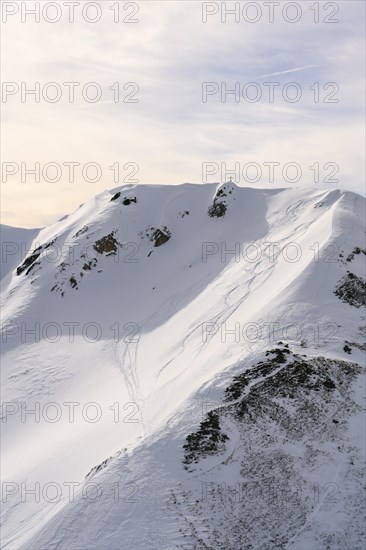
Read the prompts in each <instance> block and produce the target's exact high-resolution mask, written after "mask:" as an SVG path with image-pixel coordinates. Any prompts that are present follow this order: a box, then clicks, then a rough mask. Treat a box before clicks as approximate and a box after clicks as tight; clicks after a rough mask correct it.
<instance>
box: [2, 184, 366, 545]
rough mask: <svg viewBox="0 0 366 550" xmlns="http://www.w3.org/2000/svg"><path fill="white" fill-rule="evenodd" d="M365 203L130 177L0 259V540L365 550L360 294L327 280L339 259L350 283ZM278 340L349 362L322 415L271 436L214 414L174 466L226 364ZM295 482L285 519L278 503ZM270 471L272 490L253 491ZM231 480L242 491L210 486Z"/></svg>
mask: <svg viewBox="0 0 366 550" xmlns="http://www.w3.org/2000/svg"><path fill="white" fill-rule="evenodd" d="M220 205H223V206H220ZM209 209H210V210H209ZM208 211H210V214H211V215H208ZM364 216H365V212H364V199H363V198H362V197H360V196H358V195H356V194H353V193H350V192H343V191H340V190H332V191H320V190H315V189H292V190H291V189H271V190H258V189H249V188H239V187H237V186H235V185H234V184H231V183H228V184H224V185H211V184H210V185H192V184H185V185H181V186H154V185H148V186H143V185H137V186H133V185H131V186H124V187H122V188H118V189H114V190H112V191H105V192H104V193H101V194H99V195H97V196H96V197H95V198H93V199H92V200H90V201H89V202H87V203H86V204H84V205H81V206H80V207H79V209H78V210H77V211H76V212H74V213H73V214H71V215H70V216H66V217H65V218H63V219H62V220H60V221H58V222H57V223H55V224H53V225H52V226H50V227H47V228H45V229H42V230H41V231H39V232H37V234H36V235H32V237H33V243H32V245H31V246H28V250H29V252H28V254H27V256H26V257H23V258H19V256H18V257H16V258H14V255H12V254H11V255H10V256H9V259H8V261H7V263H6V266H7V267H9V269H8V270H7V271H8V272H7V273H6V274H5V276H4V278H3V280H2V309H3V318H2V321H3V356H2V382H3V388H2V400H3V419H2V420H3V422H2V437H3V445H2V450H3V453H2V466H3V481H4V484H3V503H2V521H3V526H2V532H3V535H2V547H3V548H6V549H14V550H15V549H30V548H32V549H46V548H47V550H50V549H56V548H57V549H63V550H66V549H67V550H70V549H76V548H77V549H82V548H96V549H100V550H102V549H103V550H104V549H108V550H112V549H113V550H115V549H117V548H118V549H132V550H140V549H141V550H143V549H170V548H192V549H193V548H220V549H221V548H222V549H224V548H225V550H226V549H230V550H231V549H232V550H234V548H235V550H236V549H238V548H246V549H249V548H253V549H257V548H260V549H275V548H276V549H277V548H289V549H290V548H291V549H295V548H296V549H301V550H304V549H305V548H306V549H317V550H318V549H323V548H324V549H327V548H332V550H333V549H336V548H337V549H338V548H339V549H342V550H343V549H352V550H355V549H358V548H362V547H363V544H364V542H365V540H364V531H363V518H362V512H361V505H362V501H363V496H362V474H361V472H362V461H363V457H364V446H363V443H362V442H363V438H364V417H363V414H364V413H363V410H364V409H365V401H364V395H363V389H364V383H363V378H362V377H361V375H360V372H359V371H358V370H357V369H358V368H360V367H362V366H363V365H364V357H363V353H362V349H361V348H362V343H363V340H364V338H363V334H362V328H361V327H362V326H363V324H364V309H363V306H362V302H363V300H364V298H362V295H361V298H360V297H359V296H357V299H356V302H357V303H356V305H350V304H349V303H347V300H342V299H341V298H340V297H338V296H336V295H335V291H336V289H337V288H338V287H339V285H340V284H341V283H340V281H342V279H343V278H344V277H346V279H347V277H348V274H347V272H350V273H351V278H353V281H354V280H355V279H354V277H356V278H357V277H363V276H364V260H365V255H364V252H363V250H364V248H365V246H364V241H365V231H364V226H363V224H364V221H363V220H364ZM9 235H10V236H9ZM11 235H12V234H11V233H5V236H4V237H3V238H4V240H5V241H7V242H9V241H10V242H18V240H17V241H16V239H15V237H12V236H11ZM22 240H23V241H25V240H26V239H25V237H22ZM27 244H29V243H27ZM7 250H8V251H9V250H10V251H11V248H9V247H8V248H7ZM346 279H343V280H346ZM357 281H358V282H360V279H357ZM351 283H352V284H353V282H352V281H351ZM361 286H362V281H361ZM353 290H354V288H353V287H352V288H351V292H352V291H353ZM361 294H362V292H361ZM357 306H360V307H357ZM290 324H292V326H290ZM32 330H33V332H31V331H32ZM229 331H231V332H229ZM279 341H281V342H283V344H278V342H279ZM346 342H348V344H346ZM285 344H287V345H288V346H289V347H290V350H291V352H292V353H294V354H295V355H296V356H297V357H300V355H301V356H304V355H305V356H306V358H304V360H307V361H312V360H313V358H315V357H320V356H321V357H324V358H326V359H329V360H330V359H332V360H334V361H337V360H343V361H351V362H353V363H355V364H358V365H359V366H360V367H357V365H356V366H354V367H352V369H351V371H352V373H353V376H351V377H349V380H348V379H347V380H348V381H347V384H348V385H349V387H348V386H347V384H346V382H344V384H345V386H344V392H343V393H342V391H343V390H342V384H343V378H342V377H341V376H339V377H338V379H337V380H338V381H339V382H337V386H336V387H335V390H334V391H333V392H332V393H331V394H329V395H330V397H329V399H330V401H329V406H330V407H331V408H332V407H333V409H332V410H333V412H332V414H329V410H328V411H327V412H326V414H325V413H324V411H322V410H320V409H319V412H318V413H317V414H319V415H323V416H322V417H321V418H319V424H318V425H319V426H320V427H321V430H320V432H321V433H320V432H319V430H314V429H313V428H311V429H307V428H306V426H305V425H304V428H303V429H304V433H303V435H301V436H300V437H299V436H297V438H294V437H293V436H291V435H289V434H288V433H286V434H285V435H284V434H283V433H282V432H281V434H280V432H278V433H277V431H276V430H277V428H274V427H273V426H272V428H273V431H272V428H271V426H269V425H268V424H266V423H265V419H263V418H264V417H262V416H261V414H262V413H258V418H257V419H256V418H255V419H254V425H251V426H248V429H246V428H245V426H244V428H243V426H242V425H241V424H240V421H239V422H238V419H237V418H236V419H235V418H234V417H231V416H230V414H226V415H224V417H223V419H222V422H221V429H222V430H223V431H224V432H225V433H226V435H227V436H228V440H227V442H226V444H225V446H224V448H223V449H221V450H218V452H217V453H212V454H211V455H210V456H207V457H202V458H201V459H200V460H199V461H198V462H197V463H193V464H191V465H190V466H189V467H188V466H187V465H184V463H183V461H184V449H183V445H184V444H185V443H186V437H187V435H188V434H190V433H192V432H196V431H197V430H198V429H199V426H200V423H201V422H202V421H203V420H204V419H205V414H206V412H207V411H208V410H211V409H215V408H216V409H219V408H220V407H222V406H223V403H224V390H225V388H226V387H228V386H229V385H230V383H231V381H232V379H233V376H235V375H239V374H241V373H243V372H245V371H246V370H248V369H252V368H253V367H254V365H256V364H257V363H258V361H263V360H265V357H266V356H265V352H266V351H267V350H270V349H272V348H278V346H282V345H285ZM345 345H346V346H347V347H348V348H349V349H350V352H345V351H344V349H343V348H344V346H345ZM346 349H347V348H346ZM316 361H317V360H315V364H316V365H318V364H320V363H317V362H316ZM288 362H289V359H287V363H285V367H286V365H287V364H288ZM332 365H333V363H332ZM281 368H282V367H281ZM314 368H315V367H314ZM339 368H340V369H341V368H343V367H342V364H341V363H340V366H339ZM345 368H346V367H345ZM316 372H317V371H316ZM272 374H273V373H272ZM269 376H270V375H269ZM312 376H313V375H312ZM314 376H316V375H314ZM260 382H263V378H260ZM266 383H267V382H266ZM338 383H339V384H341V385H338ZM256 384H257V382H256V383H254V385H256ZM346 386H347V387H346ZM266 387H267V386H265V388H266ZM300 390H301V391H300ZM256 391H259V390H256ZM304 391H305V394H304V393H303V391H302V389H301V388H300V389H299V388H298V387H294V392H295V395H294V397H295V401H296V403H297V405H296V406H297V407H298V409H297V411H299V410H301V406H302V405H303V404H304V401H303V400H304V399H305V397H304V395H306V399H308V398H309V399H310V401H306V403H307V408H308V406H309V403H312V395H310V397H309V395H308V394H309V392H310V390H309V389H305V390H304ZM263 392H264V390H263ZM263 395H264V393H263ZM319 395H320V394H317V398H316V397H314V402H317V401H316V399H318V398H319ZM327 395H328V394H327ZM314 396H315V393H314ZM276 399H277V401H278V400H279V401H281V399H282V398H280V397H278V398H276ZM327 399H328V398H327ZM277 401H276V403H277ZM323 401H324V400H322V399H318V402H319V403H322V402H323ZM327 402H328V401H327ZM91 403H94V405H91ZM347 403H348V404H349V408H348V409H347V410H348V413H347V414H346V413H344V415H343V416H342V415H341V413H339V408H341V409H342V408H344V407H345V406H347ZM72 404H73V405H72ZM277 405H278V403H277ZM31 410H35V411H36V413H35V414H33V415H32V414H31V413H29V414H26V412H27V411H31ZM304 411H305V409H304ZM323 413H324V414H323ZM337 414H338V416H337ZM334 415H335V416H334ZM304 417H306V414H305V412H304ZM299 418H302V416H301V414H300V416H299ZM337 418H338V420H337ZM325 419H327V420H325ZM334 420H335V422H333V421H334ZM327 422H329V423H330V426H331V427H332V430H333V431H332V432H331V433H330V435H329V434H328V432H327V429H328V428H327V426H326V424H327ZM299 424H300V426H299V429H300V430H301V421H299ZM309 425H310V424H309ZM243 430H244V431H243ZM263 430H264V431H265V430H268V437H271V440H270V441H271V443H270V446H269V447H268V442H267V443H266V444H264V443H263V437H264V431H263ZM266 433H267V432H266ZM325 433H326V434H328V435H326V436H325V435H324V434H325ZM276 434H277V435H276ZM319 434H320V435H319ZM322 434H323V435H322ZM322 437H323V439H321V438H322ZM317 446H318V447H319V449H320V450H319V449H318V450H315V449H316V448H317ZM269 449H270V451H269ZM269 452H270V453H272V454H270V456H271V460H269V458H268V456H269V455H268V453H269ZM276 453H277V454H276ZM277 455H278V461H276V459H275V458H274V457H276V456H277ZM289 462H291V465H292V466H291V468H289V466H288V464H289ZM261 463H262V464H263V467H262V469H261V470H260V471H259V470H258V468H257V469H256V465H257V464H261ZM98 465H100V468H96V467H98ZM93 468H94V470H93ZM88 474H89V475H88ZM86 476H88V477H87V479H86ZM299 476H301V488H300V489H298V491H300V490H301V495H298V493H296V495H297V497H296V498H299V499H300V504H301V513H300V512H299V502H298V500H296V501H292V500H291V498H290V497H289V496H288V491H289V490H290V489H291V491H292V492H291V495H292V494H293V490H294V487H298V485H296V484H298V483H300V478H299ZM269 478H270V479H273V480H274V481H275V482H276V483H277V485H279V486H280V487H281V488H282V489H281V491H282V492H281V495H283V494H286V495H287V496H286V497H283V498H280V499H279V500H278V499H277V500H275V501H273V500H272V501H271V502H269V500H268V490H267V489H265V490H264V488H263V487H264V485H263V483H262V482H263V481H264V480H268V479H269ZM244 482H245V483H252V484H254V486H255V487H256V489H258V487H259V488H260V491H259V493H258V491H257V492H256V493H255V496H253V493H252V492H251V493H250V494H249V493H245V496H244V497H243V498H236V499H234V502H233V499H232V498H231V499H230V498H226V496H225V495H227V491H230V490H231V489H233V488H234V487H236V486H238V487H239V486H240V484H242V483H244ZM223 483H226V484H227V488H226V490H224V492H223V490H222V487H223V486H222V484H223ZM258 483H259V485H258ZM72 484H73V487H74V489H73V488H72ZM228 487H229V489H228ZM284 487H285V489H286V491H287V492H286V491H285V493H283V490H284ZM208 488H209V490H208ZM230 488H231V489H230ZM289 488H290V489H289ZM29 490H35V494H31V493H27V491H29ZM73 492H74V493H75V494H74V496H73V497H72V496H71V495H72V494H73ZM218 494H219V496H217V495H218ZM223 495H224V496H223ZM276 495H277V493H276ZM277 496H278V495H277ZM244 517H245V518H246V520H247V522H246V523H245V524H243V523H241V521H242V520H243V518H244ZM215 531H216V534H215Z"/></svg>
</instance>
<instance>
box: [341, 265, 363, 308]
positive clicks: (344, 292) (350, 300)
mask: <svg viewBox="0 0 366 550" xmlns="http://www.w3.org/2000/svg"><path fill="white" fill-rule="evenodd" d="M334 294H335V295H336V296H337V297H338V298H339V299H340V300H342V302H345V303H347V304H349V305H351V306H353V307H357V308H359V307H361V306H365V305H366V281H365V280H364V279H362V278H361V277H358V276H357V275H355V274H354V273H351V272H349V271H348V272H347V275H345V276H344V277H343V278H342V279H341V280H340V281H339V283H338V286H337V288H336V290H335V291H334Z"/></svg>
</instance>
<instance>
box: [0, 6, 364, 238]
mask: <svg viewBox="0 0 366 550" xmlns="http://www.w3.org/2000/svg"><path fill="white" fill-rule="evenodd" d="M48 3H49V4H53V6H51V7H49V8H48V11H47V12H46V13H45V14H43V13H42V11H41V15H40V22H39V23H37V22H35V21H34V16H32V15H30V14H27V13H26V12H25V11H24V10H25V8H27V7H28V8H29V7H34V5H35V4H36V2H31V1H27V2H21V1H19V2H5V1H4V2H2V12H3V13H2V40H1V42H2V44H1V45H2V80H3V90H2V92H3V93H2V104H1V108H2V120H3V129H2V147H1V154H2V155H1V156H2V174H3V175H2V220H1V221H2V223H4V224H8V225H15V226H21V227H41V226H44V225H46V224H49V223H51V222H53V221H55V220H57V219H58V218H60V217H62V216H63V215H65V214H67V213H70V212H71V211H73V210H75V209H76V208H77V207H78V206H79V204H80V203H82V202H85V201H86V200H88V199H89V198H91V197H92V196H93V195H94V194H96V193H98V192H100V191H103V190H105V189H109V188H114V187H117V186H118V185H122V184H123V183H124V182H123V180H124V179H126V178H128V174H131V173H132V172H133V171H135V172H136V169H137V167H138V171H137V173H136V175H135V176H133V177H132V179H137V180H138V181H139V182H140V183H161V184H168V183H170V184H179V183H184V182H197V183H198V184H199V183H202V181H203V179H204V177H203V173H202V169H203V163H210V166H211V169H212V170H213V171H214V170H215V166H217V171H216V172H214V173H213V174H212V176H207V178H206V181H208V182H214V181H222V180H225V179H226V177H225V176H226V174H225V173H224V172H225V171H224V172H223V171H222V170H221V169H219V167H220V166H221V164H222V163H226V166H227V169H230V168H234V166H235V163H237V165H238V163H239V167H240V174H239V177H240V179H239V180H238V181H237V183H238V184H239V185H250V186H252V187H253V186H256V187H262V188H265V187H283V186H293V185H297V186H310V187H322V188H333V187H340V188H344V189H350V190H352V191H356V192H359V193H362V194H364V192H365V187H364V178H365V173H364V145H365V142H364V106H363V104H364V81H365V74H364V63H365V59H364V15H365V14H364V12H365V4H364V2H363V1H352V0H351V1H349V0H347V1H343V2H313V1H309V2H308V1H306V0H305V1H304V0H302V1H301V2H297V3H296V2H280V3H278V4H279V6H277V3H276V2H275V3H274V4H276V5H275V6H272V8H273V10H274V11H273V13H274V16H273V17H274V20H273V22H270V21H269V19H270V12H269V10H270V8H269V6H268V2H264V3H263V2H259V1H258V2H240V3H239V5H240V13H239V19H240V20H239V21H238V22H236V21H235V19H234V15H231V16H230V15H227V20H226V22H225V21H222V18H223V16H224V14H223V12H221V11H220V10H221V6H222V2H201V1H185V0H177V1H175V0H161V1H155V0H149V1H146V2H120V14H119V15H120V21H119V22H114V17H115V16H116V12H115V11H113V9H111V8H113V6H116V2H115V0H114V1H109V0H104V1H99V2H94V3H93V2H84V1H82V0H79V2H75V3H74V4H75V6H74V9H75V13H74V19H75V20H74V22H73V23H71V22H69V10H70V9H71V8H70V6H68V5H67V2H66V1H65V2H64V1H59V2H48ZM45 4H47V2H40V6H41V8H43V6H44V5H45ZM55 4H57V7H58V9H57V10H56V7H55V6H54V5H55ZM84 4H96V5H97V6H96V7H95V6H94V7H93V6H92V5H91V6H89V7H88V9H87V10H86V17H87V18H89V19H93V18H94V17H95V18H97V17H99V16H100V20H99V21H97V22H95V23H91V22H88V21H85V20H84V18H83V11H82V8H85V6H84ZM250 4H251V6H250ZM288 4H296V5H295V7H294V6H292V7H291V6H288V7H287V8H286V9H285V10H284V7H285V5H288ZM224 5H225V3H224ZM314 5H317V6H318V8H319V11H318V13H316V12H315V11H314V10H315V8H313V9H311V6H314ZM226 6H227V8H233V7H234V6H235V2H226ZM296 6H297V7H296ZM338 8H339V9H338ZM114 9H116V7H114ZM299 9H300V11H299ZM4 10H5V11H6V12H5V11H4ZM97 10H98V11H97ZM286 10H287V11H286ZM295 10H297V12H296V11H295ZM216 11H217V13H215V12H216ZM12 12H16V13H12ZM211 12H213V13H212V15H211V14H210V13H211ZM300 12H301V13H300ZM205 13H208V15H207V17H206V19H207V22H203V19H204V17H203V15H204V14H205ZM297 15H299V16H300V18H299V20H298V21H297V22H293V23H291V22H290V21H289V19H294V18H296V17H297ZM57 17H60V20H59V21H57V22H55V23H51V22H49V21H46V20H45V19H47V18H48V19H56V18H57ZM22 18H23V19H24V20H25V21H24V22H22ZM124 18H126V19H129V18H130V19H134V20H136V21H138V22H136V23H127V22H124V21H123V19H124ZM255 18H258V20H257V21H256V22H250V21H251V20H253V19H255ZM316 18H318V19H319V22H315V21H314V19H316ZM286 19H288V20H286ZM337 19H338V22H333V23H332V22H326V21H327V20H329V21H334V20H337ZM36 82H38V83H39V86H40V91H41V92H40V101H39V102H38V103H36V102H35V98H34V95H33V96H32V95H29V94H28V95H25V97H23V102H22V96H21V92H22V91H23V92H25V91H26V90H27V89H32V88H35V83H36ZM50 82H53V83H56V87H55V86H53V87H52V86H48V83H50ZM68 82H69V83H70V82H73V83H79V84H80V85H79V86H75V88H74V93H75V101H74V102H73V103H71V102H70V101H69V91H70V87H71V86H70V85H65V84H64V83H68ZM90 82H94V83H96V84H97V88H96V87H95V86H91V87H90V86H89V87H88V86H86V85H87V84H88V83H90ZM117 82H118V83H119V88H120V89H119V92H120V96H121V98H122V99H123V98H126V97H127V96H129V97H130V98H131V99H135V100H138V102H129V103H126V102H123V101H120V102H114V94H115V93H116V90H117V86H116V85H114V84H115V83H117ZM22 83H23V84H22ZM127 83H134V84H129V85H128V87H127V88H126V89H125V90H124V86H125V85H126V84H127ZM203 83H210V84H209V85H208V88H207V90H208V91H209V92H211V95H208V96H207V101H206V102H204V101H203V100H202V87H203ZM236 83H237V85H236ZM248 83H254V85H252V86H251V87H248V86H247V85H248ZM271 83H272V86H273V88H272V91H273V94H274V96H273V101H272V102H271V101H270V99H269V91H270V85H271ZM289 83H295V85H292V87H291V86H290V87H289V86H288V85H289ZM316 83H317V84H316ZM113 85H114V86H113ZM235 85H236V86H237V90H238V93H239V94H240V96H238V97H236V98H235V96H234V95H233V94H232V95H227V96H226V102H223V101H222V99H221V95H220V92H221V91H222V90H223V91H224V89H225V86H226V88H227V90H230V89H234V88H235ZM110 87H112V89H110ZM82 90H86V92H85V94H86V99H85V98H83V95H82ZM98 90H100V91H101V94H102V95H101V98H100V100H99V101H96V102H90V101H87V99H91V100H92V99H93V98H94V94H95V93H96V92H97V91H98ZM57 91H60V92H61V97H60V100H59V101H58V102H54V103H52V102H50V101H47V98H48V99H51V100H52V98H53V97H54V94H55V93H57ZM299 91H300V93H301V98H300V99H299V101H297V102H291V101H290V100H291V99H292V98H293V97H294V93H298V92H299ZM4 92H5V95H4ZM255 93H257V94H261V98H259V95H258V96H257V100H255V95H253V94H255ZM6 94H7V95H6ZM85 94H84V95H85ZM88 94H90V95H88ZM23 95H24V94H23ZM43 95H44V96H45V98H46V99H45V98H44V97H43ZM243 96H244V97H243ZM283 96H284V97H283ZM224 98H225V96H224ZM317 98H318V100H317V101H316V99H317ZM235 99H238V100H239V101H235ZM24 100H25V101H24ZM324 100H327V101H328V102H324ZM334 100H338V102H333V101H334ZM36 162H38V163H39V166H40V181H39V183H37V182H36V181H35V177H34V175H32V174H29V173H28V174H27V173H26V170H27V169H32V168H34V167H35V163H36ZM74 162H75V163H79V164H80V165H79V166H76V165H75V175H74V179H75V181H74V182H71V181H69V179H70V178H69V175H70V164H67V163H74ZM11 163H13V164H11ZM22 163H23V165H22ZM48 163H57V164H58V165H59V167H60V172H59V174H58V175H57V174H56V172H55V168H54V167H52V166H53V165H50V166H51V167H50V168H49V169H48V170H49V172H47V170H46V177H44V174H43V173H42V172H44V167H45V166H46V167H47V165H48ZM65 163H66V164H65ZM87 163H95V164H97V165H98V166H99V167H100V171H101V177H100V179H99V181H95V182H94V183H93V182H90V181H88V180H90V179H92V178H94V177H95V179H98V174H97V173H96V171H93V170H94V169H93V167H91V168H90V169H89V171H87V174H86V177H84V176H83V171H82V168H83V167H84V166H85V165H86V164H87ZM117 163H118V165H119V166H120V174H119V181H115V179H114V178H115V177H116V178H117V176H118V175H117V174H116V173H114V172H113V170H112V169H110V167H111V166H112V165H114V166H115V167H116V166H117ZM251 163H256V166H258V165H259V167H260V168H261V176H262V177H260V178H259V180H258V181H255V182H254V181H253V180H254V179H255V178H256V174H254V172H253V171H251V169H250V170H249V172H248V171H246V172H245V167H248V164H249V165H250V164H251ZM268 163H279V167H278V165H276V168H275V169H274V170H275V172H274V174H275V178H274V181H273V182H272V181H269V168H268ZM288 163H296V164H297V165H298V166H300V167H301V177H300V179H299V181H298V182H296V183H293V182H291V181H289V179H286V178H285V179H284V176H283V167H284V166H286V165H288ZM316 163H318V165H317V164H316ZM126 164H127V165H128V166H127V167H126V168H124V167H125V165H126ZM317 166H318V168H319V170H318V172H319V174H318V175H319V183H317V182H316V181H314V180H315V174H316V171H317ZM310 167H313V168H312V169H311V168H310ZM324 167H325V168H324ZM335 167H339V171H337V173H336V174H335V172H334V169H335ZM243 169H244V170H243ZM12 170H14V171H15V172H16V173H14V174H13V175H12V174H11V173H10V172H11V171H12ZM243 171H244V172H245V173H246V174H249V175H248V177H249V178H252V182H248V180H247V179H245V178H244V176H243ZM7 174H8V175H7ZM289 174H290V178H291V177H292V174H293V172H291V170H290V172H289ZM22 176H23V180H25V181H22ZM56 176H57V177H58V176H59V177H60V179H59V181H54V182H51V181H47V179H52V178H53V177H56ZM332 176H333V177H332ZM326 177H328V179H330V182H328V181H324V180H325V178H326ZM333 179H338V180H339V182H333V181H332V180H333ZM128 182H129V181H128V179H127V181H126V183H128Z"/></svg>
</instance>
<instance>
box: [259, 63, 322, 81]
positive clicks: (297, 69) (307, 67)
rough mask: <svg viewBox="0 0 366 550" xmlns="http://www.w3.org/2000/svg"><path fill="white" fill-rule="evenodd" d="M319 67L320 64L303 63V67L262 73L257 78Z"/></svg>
mask: <svg viewBox="0 0 366 550" xmlns="http://www.w3.org/2000/svg"><path fill="white" fill-rule="evenodd" d="M315 67H320V65H305V67H295V68H294V69H286V70H285V71H278V72H276V73H268V74H262V75H261V76H259V77H258V78H267V77H268V76H278V75H281V74H288V73H297V72H298V71H305V70H306V69H314V68H315Z"/></svg>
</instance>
